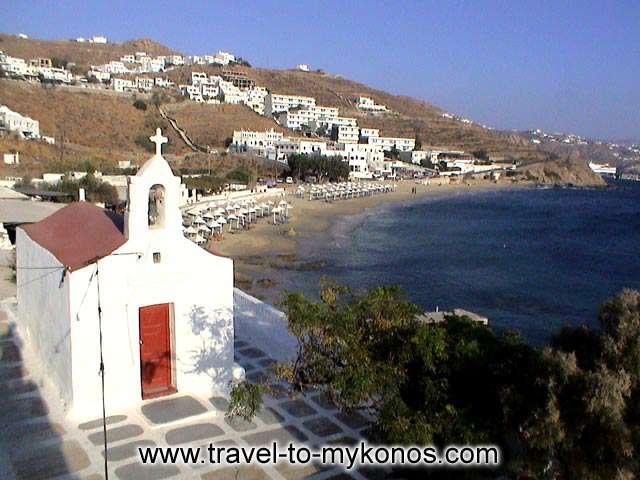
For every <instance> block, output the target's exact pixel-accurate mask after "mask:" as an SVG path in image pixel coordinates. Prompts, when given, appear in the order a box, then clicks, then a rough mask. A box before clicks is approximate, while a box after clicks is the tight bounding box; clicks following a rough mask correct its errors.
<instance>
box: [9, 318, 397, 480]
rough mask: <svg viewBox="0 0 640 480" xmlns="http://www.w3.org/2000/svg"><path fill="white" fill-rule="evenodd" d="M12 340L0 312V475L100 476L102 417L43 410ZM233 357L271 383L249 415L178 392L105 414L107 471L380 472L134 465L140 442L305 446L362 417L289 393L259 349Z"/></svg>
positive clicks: (352, 436)
mask: <svg viewBox="0 0 640 480" xmlns="http://www.w3.org/2000/svg"><path fill="white" fill-rule="evenodd" d="M19 345H20V339H19V338H17V337H16V336H15V335H14V332H13V327H12V325H10V322H8V320H7V318H6V317H5V316H4V312H0V421H1V422H2V426H3V428H2V429H0V443H1V445H0V450H3V451H4V454H3V455H0V477H1V478H3V479H4V478H5V477H6V478H19V479H22V478H24V479H30V480H38V479H48V478H60V479H63V478H64V479H71V478H74V479H76V478H86V479H100V478H103V472H104V470H103V468H104V467H103V465H104V463H103V462H104V457H103V432H102V419H95V420H93V421H90V422H85V423H82V424H80V425H75V424H69V423H68V422H67V421H66V420H65V419H64V417H63V416H62V415H61V414H58V413H56V411H55V408H51V409H50V408H49V406H48V405H47V403H46V402H45V401H44V399H43V398H42V397H43V395H42V394H41V392H40V389H39V387H38V385H36V384H35V383H34V382H33V381H32V380H31V379H30V376H29V372H28V371H27V369H26V368H25V367H24V365H23V362H22V356H21V351H20V348H19ZM236 361H237V362H238V363H240V364H241V365H243V366H244V367H245V369H246V372H247V377H248V378H249V379H250V380H251V381H254V382H262V383H266V384H269V385H271V386H272V389H271V391H272V394H271V395H268V396H266V398H265V405H264V408H263V410H262V411H261V412H260V413H259V415H257V417H256V418H255V419H253V421H251V422H247V421H244V420H241V419H229V418H226V417H225V412H226V408H227V405H228V403H227V400H226V399H224V398H221V397H212V398H197V397H194V396H189V395H180V394H176V395H173V396H170V397H164V398H162V399H158V400H152V401H149V402H146V403H144V404H143V406H142V407H141V408H139V409H137V410H135V411H130V412H123V413H122V414H117V415H116V414H112V415H110V416H109V417H108V418H107V422H108V427H107V428H108V430H107V438H108V444H109V450H108V458H109V472H110V473H109V476H110V478H119V479H160V478H185V479H186V478H203V479H222V480H224V479H237V480H242V479H252V480H253V479H262V478H270V479H299V478H317V479H326V478H349V477H351V478H360V479H362V478H383V477H384V475H383V474H382V472H381V471H379V470H378V471H373V472H371V471H368V472H365V471H359V472H351V473H350V474H349V475H346V474H345V473H344V472H343V471H341V470H340V469H339V468H337V467H333V468H330V469H321V468H320V467H318V466H307V467H304V468H293V467H292V466H290V465H286V464H278V465H277V466H275V467H253V466H245V467H241V468H235V467H226V468H224V467H223V468H220V467H218V466H215V465H209V464H205V465H183V464H181V465H164V466H142V465H141V464H139V463H138V461H137V447H138V446H154V445H171V446H176V445H178V446H179V445H189V446H199V445H202V446H206V445H208V444H209V443H214V444H216V445H239V446H250V445H261V444H265V443H266V444H269V443H270V442H271V441H272V440H278V441H280V442H286V441H293V440H295V441H296V442H298V443H304V444H306V445H309V446H319V445H322V444H327V443H350V442H355V441H357V439H359V438H360V432H361V430H362V428H363V427H365V426H366V425H367V419H366V418H364V417H363V416H361V415H359V414H352V415H346V414H344V413H341V412H340V411H338V410H337V409H336V408H335V407H334V406H333V405H332V404H331V402H330V401H329V400H328V399H327V398H326V397H325V396H324V395H323V394H321V393H315V394H311V395H308V396H305V397H302V396H299V397H290V396H289V395H288V394H287V393H286V392H285V391H284V388H283V387H282V385H280V384H277V383H272V382H274V378H273V373H272V366H273V365H274V363H275V362H274V360H272V359H270V358H269V357H268V356H267V355H266V354H265V353H264V352H262V351H261V350H259V349H257V348H255V347H253V346H251V345H249V344H247V343H245V342H243V341H236Z"/></svg>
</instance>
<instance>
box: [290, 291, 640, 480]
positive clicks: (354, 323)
mask: <svg viewBox="0 0 640 480" xmlns="http://www.w3.org/2000/svg"><path fill="white" fill-rule="evenodd" d="M284 306H285V309H286V312H287V315H288V319H289V330H290V332H291V333H292V334H293V335H294V336H295V338H296V339H297V342H298V349H297V355H296V358H295V361H293V362H291V363H289V364H284V365H280V366H279V368H278V372H279V374H280V375H281V376H282V377H283V378H285V379H286V380H287V381H289V382H291V384H292V385H293V386H294V388H296V389H299V390H303V391H304V390H306V389H309V388H321V389H323V390H325V391H326V392H327V393H328V394H329V395H330V396H331V397H332V399H333V400H334V401H335V403H337V404H338V405H339V406H340V407H342V408H343V409H347V410H350V409H363V408H364V409H368V410H370V411H371V412H372V413H373V414H374V418H375V419H376V420H375V422H374V423H373V425H372V426H371V428H370V429H369V432H368V436H369V438H371V439H373V440H376V441H379V442H381V443H385V444H405V445H406V444H423V445H424V444H435V445H438V446H443V445H447V444H464V443H472V444H479V443H484V444H487V443H489V444H497V445H499V446H500V447H501V448H502V453H503V457H504V462H503V464H502V465H501V467H500V470H501V473H503V474H506V475H509V476H518V475H525V476H529V477H531V478H554V477H560V478H567V479H574V478H575V479H594V480H595V479H602V478H616V479H627V478H632V477H633V473H634V472H637V471H638V467H639V465H638V460H637V457H638V448H639V445H640V442H638V432H639V425H640V421H639V411H638V410H639V407H638V406H639V405H640V388H639V384H640V379H639V377H640V363H639V362H640V293H638V292H633V291H624V292H623V293H622V294H621V295H619V296H618V297H616V298H615V299H613V300H611V301H609V302H607V303H606V304H605V305H604V306H603V308H602V311H601V314H600V317H599V318H600V323H601V326H602V330H601V331H599V332H595V331H591V330H589V329H586V328H584V327H580V328H575V329H571V328H565V329H563V330H562V331H561V332H559V334H558V335H557V336H556V337H555V338H554V339H553V341H552V343H551V345H550V346H548V347H545V348H542V349H541V348H534V347H532V346H530V345H528V344H527V343H525V342H523V341H522V339H520V338H519V337H518V336H517V335H515V334H512V333H506V334H502V335H497V334H496V333H495V332H493V330H491V329H490V328H489V327H487V326H484V325H481V324H478V323H475V322H473V321H471V320H470V319H467V318H459V317H455V316H450V317H448V318H447V320H446V321H445V322H441V323H437V324H426V323H423V322H420V321H419V320H417V319H416V314H417V313H418V312H419V308H418V307H417V306H415V305H413V304H412V303H410V302H409V301H407V300H406V298H405V297H404V295H403V293H402V292H401V291H400V290H399V289H397V288H393V287H381V288H376V289H373V290H371V291H369V292H364V293H354V292H352V291H351V290H350V289H348V288H345V287H342V286H338V285H335V284H331V283H326V284H325V285H324V286H323V288H322V290H321V292H320V301H317V302H314V301H310V300H308V299H306V298H305V297H304V296H303V295H301V294H288V295H287V296H286V299H285V301H284ZM449 473H450V472H445V474H444V477H443V478H449V477H448V476H447V475H449ZM402 475H403V476H405V477H417V478H424V477H425V476H429V477H430V478H437V477H439V476H440V475H442V472H436V471H428V472H419V471H415V470H410V471H405V472H402ZM465 475H466V476H468V478H484V477H488V478H494V477H495V476H496V472H494V471H486V470H485V471H472V472H465V473H462V472H461V473H460V475H459V477H464V476H465ZM457 476H458V475H457ZM465 478H466V477H465Z"/></svg>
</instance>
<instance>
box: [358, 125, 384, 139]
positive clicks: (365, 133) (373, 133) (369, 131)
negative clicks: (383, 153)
mask: <svg viewBox="0 0 640 480" xmlns="http://www.w3.org/2000/svg"><path fill="white" fill-rule="evenodd" d="M379 136H380V129H378V128H361V129H360V139H361V140H367V139H368V138H371V137H379Z"/></svg>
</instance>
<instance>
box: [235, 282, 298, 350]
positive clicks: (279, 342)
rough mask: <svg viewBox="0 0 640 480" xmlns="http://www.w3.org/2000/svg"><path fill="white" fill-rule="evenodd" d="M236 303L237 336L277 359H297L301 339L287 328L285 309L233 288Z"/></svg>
mask: <svg viewBox="0 0 640 480" xmlns="http://www.w3.org/2000/svg"><path fill="white" fill-rule="evenodd" d="M233 303H234V308H233V312H234V322H235V335H236V338H238V339H240V340H246V341H247V342H249V343H251V344H252V345H253V346H255V347H258V348H259V349H260V350H262V351H264V352H266V353H267V354H268V355H269V356H270V357H271V358H273V359H275V360H278V361H281V362H283V361H290V360H293V359H295V356H296V350H297V341H296V339H295V337H294V336H293V335H291V334H290V333H289V330H288V329H287V317H286V315H285V314H284V312H281V311H280V310H278V309H276V308H274V307H273V306H271V305H269V304H268V303H265V302H263V301H261V300H258V299H257V298H255V297H252V296H251V295H249V294H248V293H245V292H243V291H242V290H240V289H239V288H234V289H233Z"/></svg>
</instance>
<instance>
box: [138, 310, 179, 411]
mask: <svg viewBox="0 0 640 480" xmlns="http://www.w3.org/2000/svg"><path fill="white" fill-rule="evenodd" d="M140 377H141V382H142V398H143V399H147V398H154V397H159V396H162V395H168V394H170V393H174V392H175V391H176V390H175V388H174V387H173V382H172V378H171V331H170V329H169V304H168V303H163V304H160V305H149V306H148V307H141V308H140Z"/></svg>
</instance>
